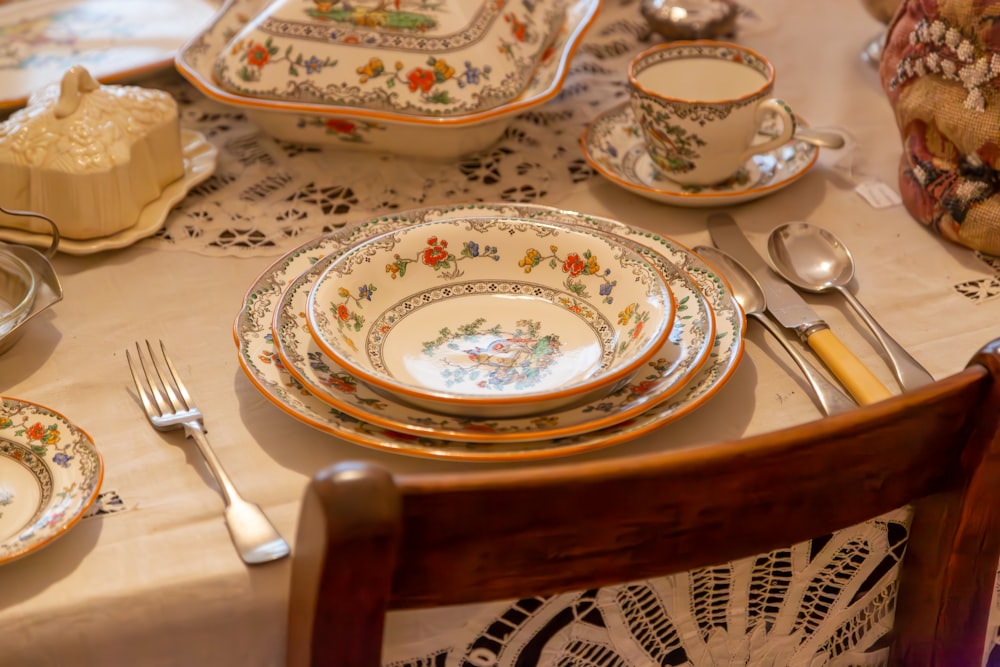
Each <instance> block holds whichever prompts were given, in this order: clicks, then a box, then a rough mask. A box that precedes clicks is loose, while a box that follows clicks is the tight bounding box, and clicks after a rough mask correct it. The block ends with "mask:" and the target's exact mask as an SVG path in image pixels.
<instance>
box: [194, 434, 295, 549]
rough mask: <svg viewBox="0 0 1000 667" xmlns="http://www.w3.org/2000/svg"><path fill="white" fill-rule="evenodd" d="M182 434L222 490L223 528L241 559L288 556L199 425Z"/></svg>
mask: <svg viewBox="0 0 1000 667" xmlns="http://www.w3.org/2000/svg"><path fill="white" fill-rule="evenodd" d="M184 433H185V434H186V435H187V436H188V437H189V438H191V439H192V440H194V442H195V444H196V445H198V451H200V452H201V455H202V456H203V457H204V459H205V463H207V464H208V467H209V469H210V470H211V471H212V475H213V476H214V477H215V479H216V481H217V482H218V483H219V487H220V488H221V489H222V497H223V500H225V503H226V512H225V517H226V527H227V528H228V529H229V536H230V537H231V538H232V540H233V544H234V545H236V550H237V551H239V553H240V558H242V559H243V561H244V562H245V563H248V564H251V565H252V564H257V563H267V562H269V561H272V560H276V559H278V558H283V557H284V556H287V555H288V554H289V553H290V552H291V549H290V547H289V546H288V543H287V542H286V541H285V540H284V538H283V537H281V534H280V533H278V530H277V529H276V528H275V527H274V525H273V524H272V523H271V521H270V520H269V519H268V518H267V515H266V514H264V510H262V509H261V508H260V506H259V505H255V504H253V503H250V502H247V501H246V500H244V498H243V496H241V495H240V493H239V491H237V490H236V486H235V485H234V484H233V482H232V480H231V479H230V478H229V475H228V474H227V473H226V471H225V469H224V468H223V467H222V462H221V461H219V457H218V456H216V455H215V450H214V449H212V447H211V445H209V444H208V437H207V436H206V435H205V429H204V428H203V427H202V425H201V424H200V423H199V422H197V421H191V422H185V423H184Z"/></svg>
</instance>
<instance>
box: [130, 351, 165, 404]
mask: <svg viewBox="0 0 1000 667" xmlns="http://www.w3.org/2000/svg"><path fill="white" fill-rule="evenodd" d="M137 347H138V346H137ZM125 360H126V361H128V369H129V371H130V372H131V373H132V382H134V383H135V389H136V391H137V392H139V399H140V400H141V401H142V407H143V408H145V409H146V414H147V415H154V414H159V415H162V414H163V413H162V412H160V411H159V410H158V409H157V408H156V406H155V405H153V402H152V401H151V400H150V398H149V392H147V391H146V386H145V381H144V380H142V379H141V378H140V377H139V373H138V372H137V371H136V370H135V362H133V361H132V355H131V354H129V353H128V350H125ZM139 361H140V363H141V362H142V357H141V354H140V358H139ZM143 372H145V369H143Z"/></svg>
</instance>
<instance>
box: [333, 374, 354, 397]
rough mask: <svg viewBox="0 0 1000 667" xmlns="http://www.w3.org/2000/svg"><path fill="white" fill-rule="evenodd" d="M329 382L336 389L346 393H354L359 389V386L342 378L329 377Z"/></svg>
mask: <svg viewBox="0 0 1000 667" xmlns="http://www.w3.org/2000/svg"><path fill="white" fill-rule="evenodd" d="M327 384H328V385H330V386H331V387H333V388H334V389H336V390H338V391H342V392H344V393H346V394H353V393H354V392H355V391H357V388H356V387H355V386H354V385H352V384H350V383H349V382H344V381H343V380H341V379H340V378H328V379H327Z"/></svg>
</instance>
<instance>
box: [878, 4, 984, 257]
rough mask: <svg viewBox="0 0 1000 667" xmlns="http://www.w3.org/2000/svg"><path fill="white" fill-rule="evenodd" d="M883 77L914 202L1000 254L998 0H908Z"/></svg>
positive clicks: (905, 187)
mask: <svg viewBox="0 0 1000 667" xmlns="http://www.w3.org/2000/svg"><path fill="white" fill-rule="evenodd" d="M881 79H882V85H883V87H884V88H885V91H886V93H887V94H888V96H889V101H890V103H891V104H892V107H893V109H894V111H895V114H896V122H897V124H898V125H899V129H900V134H901V138H902V149H903V151H902V157H901V160H900V170H899V186H900V193H901V194H902V196H903V201H904V203H905V205H906V207H907V209H908V210H909V211H910V213H911V214H912V215H913V216H914V217H915V218H916V219H917V220H919V221H920V222H922V223H924V224H926V225H928V226H930V227H932V228H934V229H935V230H937V231H938V232H940V233H941V234H942V235H943V236H944V237H945V238H947V239H949V240H952V241H955V242H958V243H961V244H964V245H966V246H969V247H972V248H975V249H977V250H980V251H982V252H985V253H989V254H992V255H1000V177H998V171H997V170H998V169H1000V0H904V2H902V4H901V5H900V7H899V9H898V10H897V12H896V14H895V15H894V17H893V18H892V20H891V21H890V23H889V26H888V33H887V37H886V44H885V49H884V51H883V55H882V62H881Z"/></svg>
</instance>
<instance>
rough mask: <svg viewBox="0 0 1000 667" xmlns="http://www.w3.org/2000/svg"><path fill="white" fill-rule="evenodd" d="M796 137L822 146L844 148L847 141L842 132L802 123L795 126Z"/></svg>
mask: <svg viewBox="0 0 1000 667" xmlns="http://www.w3.org/2000/svg"><path fill="white" fill-rule="evenodd" d="M795 138H796V139H798V140H799V141H804V142H806V143H807V144H812V145H813V146H819V147H820V148H843V147H844V144H845V143H846V140H845V139H844V135H842V134H841V133H840V132H836V131H834V130H822V129H819V128H813V127H802V126H801V125H799V126H797V127H796V128H795Z"/></svg>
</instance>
